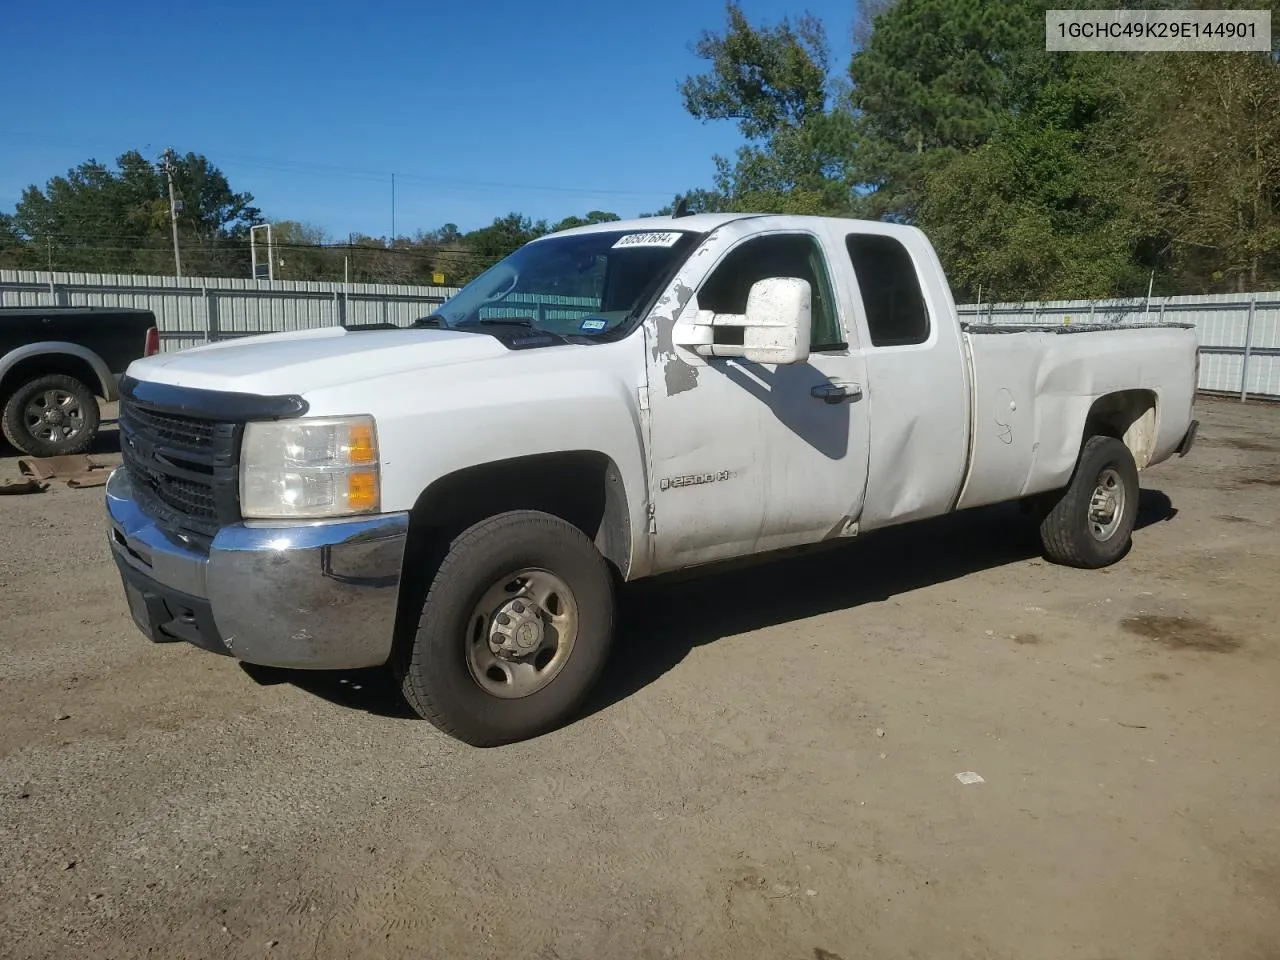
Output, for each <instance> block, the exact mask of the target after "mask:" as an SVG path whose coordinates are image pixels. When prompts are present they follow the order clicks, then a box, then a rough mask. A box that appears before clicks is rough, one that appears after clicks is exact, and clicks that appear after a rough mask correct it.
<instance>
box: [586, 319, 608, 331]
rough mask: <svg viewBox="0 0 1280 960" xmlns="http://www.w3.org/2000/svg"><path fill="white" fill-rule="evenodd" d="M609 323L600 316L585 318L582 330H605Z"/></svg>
mask: <svg viewBox="0 0 1280 960" xmlns="http://www.w3.org/2000/svg"><path fill="white" fill-rule="evenodd" d="M608 325H609V322H608V321H607V320H601V319H600V318H599V317H592V318H591V319H589V320H583V321H582V326H581V327H580V328H579V329H581V330H603V329H604V328H605V327H607V326H608Z"/></svg>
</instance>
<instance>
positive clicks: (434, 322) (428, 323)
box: [413, 313, 447, 327]
mask: <svg viewBox="0 0 1280 960" xmlns="http://www.w3.org/2000/svg"><path fill="white" fill-rule="evenodd" d="M446 322H447V321H446V320H445V318H444V317H443V316H442V315H441V314H438V313H430V314H427V316H425V317H419V318H418V319H417V320H415V321H413V325H414V326H415V327H443V326H444V325H445V323H446Z"/></svg>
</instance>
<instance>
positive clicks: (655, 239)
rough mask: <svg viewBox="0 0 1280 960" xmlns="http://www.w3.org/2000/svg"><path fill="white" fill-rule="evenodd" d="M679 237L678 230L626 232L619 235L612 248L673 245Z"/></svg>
mask: <svg viewBox="0 0 1280 960" xmlns="http://www.w3.org/2000/svg"><path fill="white" fill-rule="evenodd" d="M679 239H680V231H679V230H671V231H668V232H666V233H628V234H627V235H626V236H625V237H620V238H619V239H618V241H617V242H616V243H615V244H614V245H613V249H615V250H618V249H625V248H627V247H674V246H675V245H676V243H677V242H678V241H679Z"/></svg>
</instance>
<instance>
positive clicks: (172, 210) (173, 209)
mask: <svg viewBox="0 0 1280 960" xmlns="http://www.w3.org/2000/svg"><path fill="white" fill-rule="evenodd" d="M164 174H165V176H166V177H167V178H168V179H169V223H170V225H171V226H172V227H173V274H174V276H176V277H181V276H182V253H181V252H180V251H179V250H178V201H177V199H176V198H175V197H174V195H173V147H169V148H168V149H167V150H165V152H164Z"/></svg>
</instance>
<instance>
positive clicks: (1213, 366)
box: [957, 292, 1280, 397]
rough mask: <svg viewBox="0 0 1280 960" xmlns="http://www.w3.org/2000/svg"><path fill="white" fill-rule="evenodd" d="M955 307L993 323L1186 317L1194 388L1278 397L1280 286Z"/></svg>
mask: <svg viewBox="0 0 1280 960" xmlns="http://www.w3.org/2000/svg"><path fill="white" fill-rule="evenodd" d="M957 309H958V310H959V312H960V316H961V318H962V319H964V320H970V321H977V322H982V323H995V324H1019V323H1024V324H1025V323H1042V324H1057V323H1085V322H1089V323H1107V324H1114V325H1116V326H1127V325H1131V324H1137V323H1154V322H1168V323H1189V324H1191V325H1192V326H1193V327H1195V329H1196V335H1197V337H1198V338H1199V341H1200V382H1199V384H1198V387H1199V389H1201V390H1205V391H1212V392H1217V393H1231V394H1239V395H1241V396H1242V397H1244V396H1265V397H1280V292H1276V293H1256V294H1255V293H1228V294H1215V295H1212V296H1209V295H1206V296H1190V297H1152V298H1151V300H1150V301H1147V300H1146V299H1145V298H1139V299H1132V300H1052V301H1044V302H1040V303H994V304H992V303H984V304H980V305H979V304H964V305H960V306H958V307H957Z"/></svg>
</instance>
